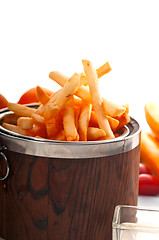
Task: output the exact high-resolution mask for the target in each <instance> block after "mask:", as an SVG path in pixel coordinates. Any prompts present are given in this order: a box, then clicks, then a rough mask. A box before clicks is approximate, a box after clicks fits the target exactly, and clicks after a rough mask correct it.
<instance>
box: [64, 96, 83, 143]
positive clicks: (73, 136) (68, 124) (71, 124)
mask: <svg viewBox="0 0 159 240" xmlns="http://www.w3.org/2000/svg"><path fill="white" fill-rule="evenodd" d="M62 115H63V127H64V131H65V135H66V139H67V141H78V140H79V135H78V132H77V129H76V125H75V117H74V101H73V96H71V97H70V99H69V101H68V102H67V103H66V105H65V108H64V110H63V114H62Z"/></svg>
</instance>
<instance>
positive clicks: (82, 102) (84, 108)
mask: <svg viewBox="0 0 159 240" xmlns="http://www.w3.org/2000/svg"><path fill="white" fill-rule="evenodd" d="M82 64H83V69H84V72H82V73H74V74H73V75H72V76H71V77H70V78H69V77H67V76H66V75H64V74H62V73H61V72H58V71H53V72H50V74H49V78H50V79H52V80H54V81H55V82H56V83H58V84H59V85H60V86H61V88H60V90H58V91H56V92H54V93H53V94H52V95H51V96H48V95H47V93H46V92H45V90H44V89H43V88H41V87H40V86H37V87H36V94H37V98H38V100H39V106H38V108H32V107H29V106H26V105H21V104H17V103H11V102H9V103H8V109H9V110H10V111H13V112H14V114H15V115H17V116H18V117H17V121H16V124H12V123H7V122H4V123H3V124H2V126H3V127H4V128H6V129H8V130H10V131H13V132H16V133H18V134H22V135H26V136H31V137H36V138H45V139H51V140H58V141H97V140H98V141H99V140H107V139H113V138H115V137H118V136H119V130H120V129H121V128H122V127H123V126H124V125H126V124H127V123H128V122H129V121H130V117H129V106H128V104H125V105H119V104H116V103H113V102H111V101H109V100H107V99H105V98H103V97H102V96H101V95H100V92H99V86H98V79H99V78H100V77H102V76H103V75H104V74H106V73H108V72H110V71H111V67H110V64H109V62H106V63H105V64H104V65H102V66H101V67H99V68H98V69H95V68H94V66H93V64H92V62H91V61H88V60H82Z"/></svg>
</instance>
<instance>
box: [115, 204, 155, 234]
mask: <svg viewBox="0 0 159 240" xmlns="http://www.w3.org/2000/svg"><path fill="white" fill-rule="evenodd" d="M123 208H125V209H126V208H129V209H134V210H136V211H140V212H152V213H157V214H159V209H154V208H145V207H139V206H130V205H117V206H116V207H115V210H114V216H113V221H112V227H113V228H115V229H121V230H133V231H138V230H139V229H140V231H145V232H146V231H148V232H159V224H158V226H148V225H146V224H144V225H142V224H135V223H131V222H128V224H123V223H120V222H119V216H120V211H121V209H123Z"/></svg>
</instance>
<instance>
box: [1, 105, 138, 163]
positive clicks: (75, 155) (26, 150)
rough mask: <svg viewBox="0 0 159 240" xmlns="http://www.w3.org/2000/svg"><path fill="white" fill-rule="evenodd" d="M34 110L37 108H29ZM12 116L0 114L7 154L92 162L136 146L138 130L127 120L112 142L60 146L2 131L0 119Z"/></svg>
mask: <svg viewBox="0 0 159 240" xmlns="http://www.w3.org/2000/svg"><path fill="white" fill-rule="evenodd" d="M31 106H32V107H36V106H37V104H31ZM11 113H12V112H10V111H8V110H7V109H4V110H3V111H1V112H0V140H1V144H3V145H4V146H6V147H7V149H8V150H10V151H14V152H19V153H22V154H29V155H34V156H42V157H53V158H69V159H79V158H93V157H99V156H100V157H103V156H110V155H115V154H120V153H122V152H127V151H129V150H132V149H133V148H135V147H137V146H138V145H139V142H140V140H139V134H140V126H139V124H138V122H137V121H136V120H135V119H133V118H131V121H130V122H129V123H128V124H127V126H124V128H123V131H122V135H121V136H120V137H117V138H115V139H113V140H102V141H88V142H63V141H55V140H46V139H39V138H33V137H28V136H23V135H20V134H17V133H13V132H11V131H9V130H6V129H4V128H3V127H2V126H1V123H2V120H3V118H4V117H5V116H6V115H7V114H11Z"/></svg>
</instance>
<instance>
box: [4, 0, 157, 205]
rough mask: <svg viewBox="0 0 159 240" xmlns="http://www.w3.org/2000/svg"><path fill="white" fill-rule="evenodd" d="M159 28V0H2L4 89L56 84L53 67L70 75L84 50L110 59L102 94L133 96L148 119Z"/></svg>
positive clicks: (119, 98)
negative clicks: (51, 77)
mask: <svg viewBox="0 0 159 240" xmlns="http://www.w3.org/2000/svg"><path fill="white" fill-rule="evenodd" d="M158 33H159V8H158V0H133V1H130V0H116V1H114V0H110V1H106V0H103V1H102V0H98V1H97V0H96V1H94V0H90V1H89V0H80V1H76V0H67V1H66V0H63V1H62V0H52V1H47V0H45V1H41V0H38V1H34V0H31V1H30V0H27V1H23V0H19V1H18V0H14V1H12V0H10V1H7V0H5V1H3V0H0V93H2V94H3V95H4V96H5V97H6V98H7V99H8V101H13V102H17V101H18V99H19V98H20V96H21V94H22V93H23V92H24V91H26V90H28V89H29V88H31V87H34V86H37V85H40V86H42V87H47V88H50V89H51V90H53V91H55V90H56V89H58V86H57V85H56V84H55V83H53V82H52V80H50V79H49V78H48V74H49V72H50V71H52V70H59V71H61V72H63V73H65V74H67V75H68V76H71V75H72V74H73V73H74V72H81V71H82V70H83V69H82V63H81V59H83V58H85V59H89V60H91V61H92V62H93V64H94V66H95V67H96V68H97V67H99V66H100V65H102V64H103V63H104V62H106V61H109V63H110V65H111V67H112V71H111V72H110V73H109V74H107V75H106V76H105V77H103V78H101V79H100V90H101V94H102V95H104V96H105V97H106V98H108V99H110V100H114V101H116V102H118V103H121V104H123V103H129V105H130V115H131V116H133V117H135V118H136V119H137V120H138V121H139V123H140V124H141V127H145V126H146V123H145V117H144V105H145V103H146V102H147V101H149V100H153V101H156V102H159V97H158V92H159V91H158V80H159V34H158ZM141 200H142V199H141ZM141 204H142V202H141Z"/></svg>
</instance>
